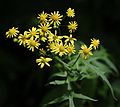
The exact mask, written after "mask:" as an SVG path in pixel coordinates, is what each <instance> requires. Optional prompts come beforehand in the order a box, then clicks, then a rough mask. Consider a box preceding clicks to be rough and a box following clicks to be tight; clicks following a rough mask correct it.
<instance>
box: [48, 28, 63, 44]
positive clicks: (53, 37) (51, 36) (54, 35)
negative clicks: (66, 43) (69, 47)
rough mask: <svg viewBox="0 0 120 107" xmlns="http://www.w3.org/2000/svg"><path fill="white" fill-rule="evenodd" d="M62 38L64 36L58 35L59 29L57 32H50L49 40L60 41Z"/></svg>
mask: <svg viewBox="0 0 120 107" xmlns="http://www.w3.org/2000/svg"><path fill="white" fill-rule="evenodd" d="M62 38H63V36H58V35H57V30H55V34H53V33H49V36H48V41H49V42H60V41H61V39H62Z"/></svg>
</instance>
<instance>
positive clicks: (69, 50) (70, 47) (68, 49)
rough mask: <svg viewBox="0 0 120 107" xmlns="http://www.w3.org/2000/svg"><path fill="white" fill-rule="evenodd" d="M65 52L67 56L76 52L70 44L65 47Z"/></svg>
mask: <svg viewBox="0 0 120 107" xmlns="http://www.w3.org/2000/svg"><path fill="white" fill-rule="evenodd" d="M66 50H67V53H68V54H74V53H75V52H76V50H75V47H74V45H72V44H70V43H69V45H67V48H66Z"/></svg>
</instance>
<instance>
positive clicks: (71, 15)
mask: <svg viewBox="0 0 120 107" xmlns="http://www.w3.org/2000/svg"><path fill="white" fill-rule="evenodd" d="M66 14H67V16H68V17H74V16H75V12H74V9H71V8H68V9H67V12H66Z"/></svg>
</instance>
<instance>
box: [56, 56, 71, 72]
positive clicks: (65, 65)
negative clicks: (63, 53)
mask: <svg viewBox="0 0 120 107" xmlns="http://www.w3.org/2000/svg"><path fill="white" fill-rule="evenodd" d="M55 59H56V60H58V61H59V62H60V63H61V64H62V65H63V66H64V67H65V68H67V69H68V70H69V71H71V68H70V67H69V66H68V64H66V63H65V62H63V61H62V60H61V59H60V58H59V57H57V56H56V57H55Z"/></svg>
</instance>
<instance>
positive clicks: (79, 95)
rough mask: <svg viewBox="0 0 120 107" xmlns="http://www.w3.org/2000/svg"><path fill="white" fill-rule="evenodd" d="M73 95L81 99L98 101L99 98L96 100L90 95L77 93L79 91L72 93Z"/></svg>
mask: <svg viewBox="0 0 120 107" xmlns="http://www.w3.org/2000/svg"><path fill="white" fill-rule="evenodd" d="M72 96H73V98H79V99H84V100H91V101H97V100H95V99H93V98H90V97H88V96H85V95H83V94H77V93H74V92H73V93H72Z"/></svg>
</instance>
